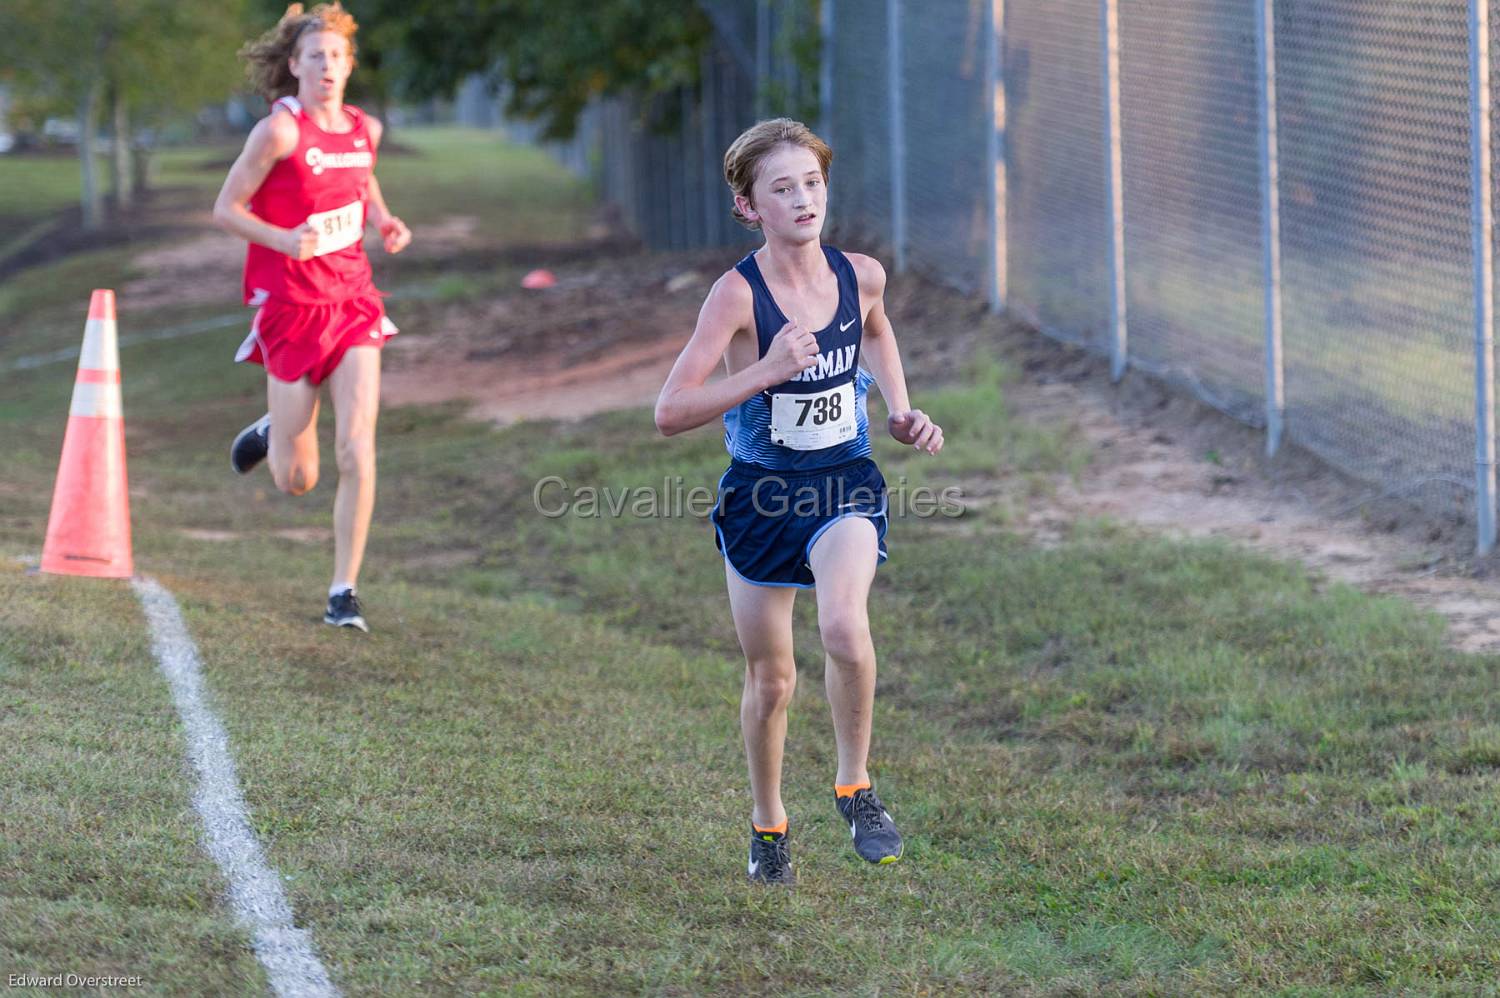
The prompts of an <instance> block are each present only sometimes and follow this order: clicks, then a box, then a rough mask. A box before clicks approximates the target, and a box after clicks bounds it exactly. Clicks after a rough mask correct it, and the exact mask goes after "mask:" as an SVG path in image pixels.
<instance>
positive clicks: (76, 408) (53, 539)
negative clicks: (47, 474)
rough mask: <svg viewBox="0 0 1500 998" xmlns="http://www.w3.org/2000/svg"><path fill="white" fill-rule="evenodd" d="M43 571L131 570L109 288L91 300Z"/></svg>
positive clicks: (121, 575) (124, 574) (119, 575)
mask: <svg viewBox="0 0 1500 998" xmlns="http://www.w3.org/2000/svg"><path fill="white" fill-rule="evenodd" d="M42 571H44V572H56V573H57V574H59V575H94V576H99V577H102V578H107V579H125V578H129V577H130V576H132V575H134V574H135V566H134V564H133V563H132V560H131V557H130V494H129V492H128V491H127V490H126V487H125V418H124V413H123V412H122V410H121V408H120V348H119V343H118V336H117V333H116V330H115V293H114V292H113V291H95V292H94V296H93V298H92V299H90V301H89V321H88V324H87V325H86V326H84V328H83V352H82V354H80V355H79V358H78V379H77V381H75V382H74V384H73V405H72V407H71V408H70V409H69V410H68V432H67V434H66V435H65V436H64V437H63V449H62V461H61V462H59V464H58V467H57V487H56V488H55V489H54V490H53V492H52V515H51V516H50V517H49V518H48V520H47V542H46V544H44V545H43V546H42Z"/></svg>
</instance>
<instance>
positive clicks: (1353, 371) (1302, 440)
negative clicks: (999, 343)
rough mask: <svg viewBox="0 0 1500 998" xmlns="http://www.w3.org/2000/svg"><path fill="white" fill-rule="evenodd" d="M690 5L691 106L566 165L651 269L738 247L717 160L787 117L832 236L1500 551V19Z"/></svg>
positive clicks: (865, 1)
mask: <svg viewBox="0 0 1500 998" xmlns="http://www.w3.org/2000/svg"><path fill="white" fill-rule="evenodd" d="M700 7H701V8H702V9H703V10H704V11H705V12H706V13H707V14H708V15H709V17H710V19H711V20H712V22H713V24H714V27H715V29H716V36H717V37H716V38H715V40H714V43H713V45H712V47H711V48H710V51H709V52H708V53H707V54H706V55H705V56H704V60H703V66H702V74H701V76H702V79H701V82H700V83H699V84H698V86H697V87H696V88H695V89H692V90H689V91H684V92H682V93H681V94H678V95H675V96H674V97H670V98H659V99H657V100H655V101H652V102H643V101H632V100H611V101H604V102H601V103H599V104H597V105H596V106H594V107H593V108H591V109H590V111H589V113H588V114H587V115H586V116H585V120H584V122H583V124H582V127H581V129H580V133H579V137H578V139H576V140H575V143H574V146H573V148H572V149H571V150H570V151H569V152H567V153H566V154H565V155H566V156H567V157H569V161H570V162H572V163H573V164H574V165H575V168H577V169H579V170H580V172H584V173H588V174H589V175H591V176H592V177H593V178H594V179H595V181H596V182H597V183H598V186H599V189H600V191H601V193H602V194H603V196H604V197H605V198H607V199H608V200H610V201H611V202H613V203H614V204H616V205H618V206H619V208H620V210H621V211H622V213H623V215H624V217H625V219H626V221H627V222H628V224H630V225H631V226H632V228H633V229H634V230H635V231H636V232H638V233H639V234H640V235H641V236H642V237H643V238H644V239H645V240H646V241H647V243H648V244H650V245H652V246H655V247H661V248H670V249H678V248H686V247H694V246H708V245H730V244H749V243H750V242H751V241H752V237H751V235H750V234H748V233H746V232H745V231H744V230H742V229H740V228H739V227H738V226H736V225H734V223H733V222H732V220H731V219H730V218H729V215H728V208H729V197H728V194H727V192H726V191H725V189H724V186H723V181H722V175H721V170H722V157H723V152H724V149H725V148H726V147H727V146H728V144H729V142H730V141H731V140H732V139H733V138H734V136H735V135H737V134H738V133H739V132H740V131H741V130H742V129H743V128H744V127H746V126H747V125H749V124H750V123H752V122H753V121H755V120H757V119H758V118H763V117H768V116H772V115H778V114H790V115H793V116H797V117H800V118H802V119H803V120H806V121H808V122H809V123H810V124H814V125H815V127H817V128H818V129H819V130H820V131H821V132H822V133H823V134H824V135H825V136H826V137H827V138H828V139H829V140H830V142H831V143H832V144H833V146H834V150H835V159H834V169H833V179H832V182H831V184H830V197H831V206H830V223H831V226H832V229H831V235H830V238H831V239H833V240H834V241H837V242H839V243H840V244H842V245H848V246H852V247H857V248H859V249H862V250H868V251H873V252H876V253H878V254H879V255H880V256H881V258H882V259H883V260H885V262H886V263H887V266H888V267H890V268H892V269H895V270H903V269H906V270H913V271H917V272H920V273H923V274H925V275H928V276H930V277H933V278H935V279H937V280H939V281H942V282H944V283H947V284H949V285H952V286H954V287H956V288H959V289H961V290H963V291H966V292H970V293H974V294H980V295H985V296H987V297H988V298H989V299H990V301H991V302H992V303H993V304H995V305H996V306H997V307H1003V308H1006V309H1008V310H1009V311H1010V312H1011V313H1012V314H1013V315H1016V316H1017V317H1019V318H1022V319H1024V320H1025V321H1027V322H1029V323H1031V324H1032V325H1034V326H1036V327H1037V328H1038V329H1039V330H1041V331H1042V332H1043V333H1045V334H1047V335H1049V336H1052V337H1055V338H1057V339H1061V340H1066V341H1068V342H1072V343H1075V344H1079V345H1082V346H1084V347H1086V348H1088V349H1091V350H1094V351H1097V352H1099V353H1102V354H1106V355H1109V356H1111V358H1112V360H1113V361H1114V369H1115V370H1116V371H1117V372H1123V370H1125V369H1126V368H1127V367H1130V366H1133V367H1136V368H1139V369H1141V370H1145V371H1148V372H1150V373H1152V374H1154V375H1157V376H1160V377H1162V378H1165V379H1167V380H1169V381H1172V382H1174V383H1176V384H1178V385H1181V386H1184V387H1186V388H1187V389H1189V390H1191V391H1192V392H1194V393H1195V394H1196V395H1197V396H1198V397H1200V398H1201V399H1203V400H1204V401H1206V402H1208V403H1210V404H1211V405H1213V406H1216V407H1217V408H1219V409H1221V410H1222V411H1224V412H1226V413H1228V414H1230V415H1231V416H1233V417H1235V418H1237V419H1239V420H1242V421H1244V422H1246V423H1249V424H1252V425H1255V426H1262V427H1266V428H1267V431H1268V446H1269V449H1271V450H1273V451H1274V449H1275V447H1276V445H1277V443H1278V442H1279V440H1280V439H1281V438H1282V437H1283V435H1284V436H1285V437H1286V438H1288V439H1290V440H1292V441H1295V442H1296V443H1298V444H1300V445H1302V446H1304V447H1306V448H1308V449H1310V450H1311V451H1313V452H1315V453H1317V454H1319V455H1320V456H1322V457H1323V458H1324V459H1325V460H1327V461H1329V462H1330V463H1331V464H1333V465H1335V466H1337V467H1340V468H1342V469H1344V470H1347V471H1349V472H1352V473H1353V474H1355V475H1356V476H1358V477H1360V478H1362V479H1364V480H1365V481H1367V482H1369V483H1371V485H1372V486H1373V487H1375V488H1376V489H1378V490H1379V491H1381V492H1383V493H1387V494H1392V495H1403V496H1408V497H1411V498H1414V499H1417V500H1418V501H1421V502H1423V503H1425V504H1427V505H1428V506H1429V507H1430V508H1432V509H1434V510H1436V511H1439V512H1441V513H1443V514H1446V515H1451V516H1460V517H1466V518H1470V519H1475V520H1477V525H1478V531H1479V546H1480V548H1481V549H1482V550H1486V549H1488V547H1489V546H1490V545H1491V544H1492V543H1493V539H1494V523H1493V514H1492V510H1493V506H1494V491H1493V475H1494V472H1493V460H1494V458H1493V439H1494V432H1495V431H1494V416H1493V412H1492V411H1491V409H1490V408H1487V405H1488V402H1489V399H1492V397H1493V388H1492V387H1491V382H1492V372H1493V361H1492V359H1491V357H1492V350H1493V346H1492V343H1490V342H1487V339H1489V338H1492V336H1493V333H1492V331H1491V329H1490V328H1489V326H1490V325H1491V324H1492V322H1493V306H1492V303H1490V300H1489V299H1490V296H1491V295H1492V289H1491V287H1490V284H1489V279H1487V278H1484V277H1481V275H1483V274H1485V271H1486V268H1487V265H1488V267H1491V268H1492V267H1493V256H1492V250H1491V249H1490V248H1489V247H1492V245H1493V234H1492V226H1493V220H1492V218H1490V217H1489V215H1488V213H1487V212H1486V211H1485V210H1483V209H1485V208H1490V205H1489V204H1488V203H1487V202H1485V201H1481V202H1479V203H1480V205H1481V209H1480V210H1477V211H1476V210H1474V205H1475V203H1476V192H1482V191H1486V190H1491V191H1492V190H1493V185H1494V180H1493V178H1492V177H1491V176H1490V171H1489V166H1490V164H1489V159H1490V158H1491V157H1490V156H1484V155H1477V154H1476V151H1479V150H1483V149H1484V148H1486V146H1487V145H1488V144H1489V143H1490V142H1491V138H1490V133H1491V131H1492V128H1491V125H1490V121H1489V117H1488V116H1489V114H1490V106H1491V104H1492V101H1491V100H1490V94H1491V92H1492V89H1493V87H1492V85H1491V83H1490V80H1489V70H1488V61H1489V60H1491V59H1494V58H1495V57H1496V56H1500V51H1495V50H1494V48H1495V47H1494V46H1493V45H1492V43H1491V39H1490V33H1489V22H1490V21H1491V20H1492V19H1494V20H1495V21H1496V23H1500V0H1129V2H1125V0H700ZM808 38H814V39H817V40H820V42H821V44H820V47H818V48H816V49H814V50H811V55H812V57H811V58H809V56H808V54H809V51H810V50H809V49H807V48H806V47H805V46H803V47H799V46H802V43H804V42H805V41H806V40H807V39H808ZM1471 79H1472V80H1477V81H1479V82H1480V85H1479V86H1478V87H1473V86H1471ZM1476 124H1477V125H1478V131H1477V132H1476ZM1476 136H1477V142H1476ZM1491 212H1492V209H1491ZM1476 358H1479V359H1480V360H1479V361H1476ZM1481 362H1482V364H1483V366H1482V367H1480V366H1478V364H1479V363H1481ZM1476 467H1477V468H1478V473H1477V474H1476Z"/></svg>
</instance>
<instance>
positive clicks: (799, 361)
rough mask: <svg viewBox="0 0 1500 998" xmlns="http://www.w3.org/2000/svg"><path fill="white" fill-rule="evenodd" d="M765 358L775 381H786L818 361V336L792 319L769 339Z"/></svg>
mask: <svg viewBox="0 0 1500 998" xmlns="http://www.w3.org/2000/svg"><path fill="white" fill-rule="evenodd" d="M765 359H766V363H767V364H768V365H770V369H771V371H772V373H773V374H774V375H775V377H776V381H777V382H778V383H779V382H782V381H787V380H789V379H790V378H792V377H795V376H796V375H798V374H801V373H802V372H803V371H805V370H807V369H808V368H809V367H812V366H813V365H814V364H816V363H817V362H818V338H817V337H816V336H814V335H813V334H812V332H811V331H810V330H808V329H806V328H805V327H803V326H802V325H801V324H800V323H798V322H797V320H796V319H793V320H792V321H791V322H788V323H787V324H786V325H784V326H782V327H781V329H780V331H779V332H777V334H776V336H775V337H774V338H773V339H772V340H771V345H770V347H769V348H767V350H766V358H765Z"/></svg>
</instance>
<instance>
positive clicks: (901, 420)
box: [849, 253, 943, 454]
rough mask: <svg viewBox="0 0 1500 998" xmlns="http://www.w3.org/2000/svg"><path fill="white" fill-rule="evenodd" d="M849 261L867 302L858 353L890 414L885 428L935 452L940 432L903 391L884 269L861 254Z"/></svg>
mask: <svg viewBox="0 0 1500 998" xmlns="http://www.w3.org/2000/svg"><path fill="white" fill-rule="evenodd" d="M849 262H850V263H851V264H852V265H853V266H854V273H855V274H856V275H857V276H858V278H859V297H860V303H861V307H863V305H864V303H865V302H868V303H869V311H868V312H866V313H865V320H864V327H863V328H864V341H863V343H862V344H861V346H860V355H861V356H863V357H864V359H865V363H866V365H867V366H868V367H869V368H870V373H871V374H873V375H874V376H875V383H876V384H878V385H879V386H880V394H881V397H883V398H884V399H885V404H886V408H887V410H888V411H889V413H890V415H889V417H888V418H887V420H886V427H887V429H889V430H890V432H891V436H892V437H895V438H896V439H897V440H899V441H901V442H902V443H903V444H911V445H912V446H913V447H916V448H917V449H918V450H925V451H927V452H928V453H930V454H936V453H937V452H938V451H939V450H942V447H943V431H942V428H941V427H939V426H938V425H937V424H936V423H934V422H933V421H932V420H931V419H929V418H928V417H927V414H926V413H924V412H923V411H922V410H921V409H913V408H912V407H911V398H910V397H909V396H908V395H907V393H906V372H905V371H904V370H903V369H902V367H901V351H900V349H899V348H898V347H897V346H896V331H895V330H894V329H892V328H891V320H890V317H889V316H887V315H886V313H885V268H884V267H882V266H881V265H880V261H879V260H876V259H875V258H874V257H870V256H865V255H864V254H862V253H850V254H849Z"/></svg>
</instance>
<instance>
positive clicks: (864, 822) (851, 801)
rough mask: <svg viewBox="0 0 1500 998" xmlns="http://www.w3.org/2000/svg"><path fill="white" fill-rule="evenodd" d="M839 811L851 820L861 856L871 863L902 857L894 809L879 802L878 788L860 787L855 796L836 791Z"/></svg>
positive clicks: (885, 861)
mask: <svg viewBox="0 0 1500 998" xmlns="http://www.w3.org/2000/svg"><path fill="white" fill-rule="evenodd" d="M833 800H834V803H835V804H837V805H838V806H839V814H842V815H843V816H844V821H846V822H848V824H849V834H850V835H852V836H853V837H854V851H855V852H857V853H859V855H860V858H861V859H866V860H869V861H870V862H871V863H894V862H896V860H898V859H900V858H901V849H902V845H901V833H900V832H898V831H896V823H895V822H894V821H892V820H891V813H890V812H889V811H887V810H886V809H885V805H884V804H882V803H880V798H879V797H876V796H875V791H874V790H873V789H871V788H870V787H861V788H860V789H858V790H856V791H854V794H853V796H850V797H840V796H838V795H837V794H835V795H834V798H833Z"/></svg>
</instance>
